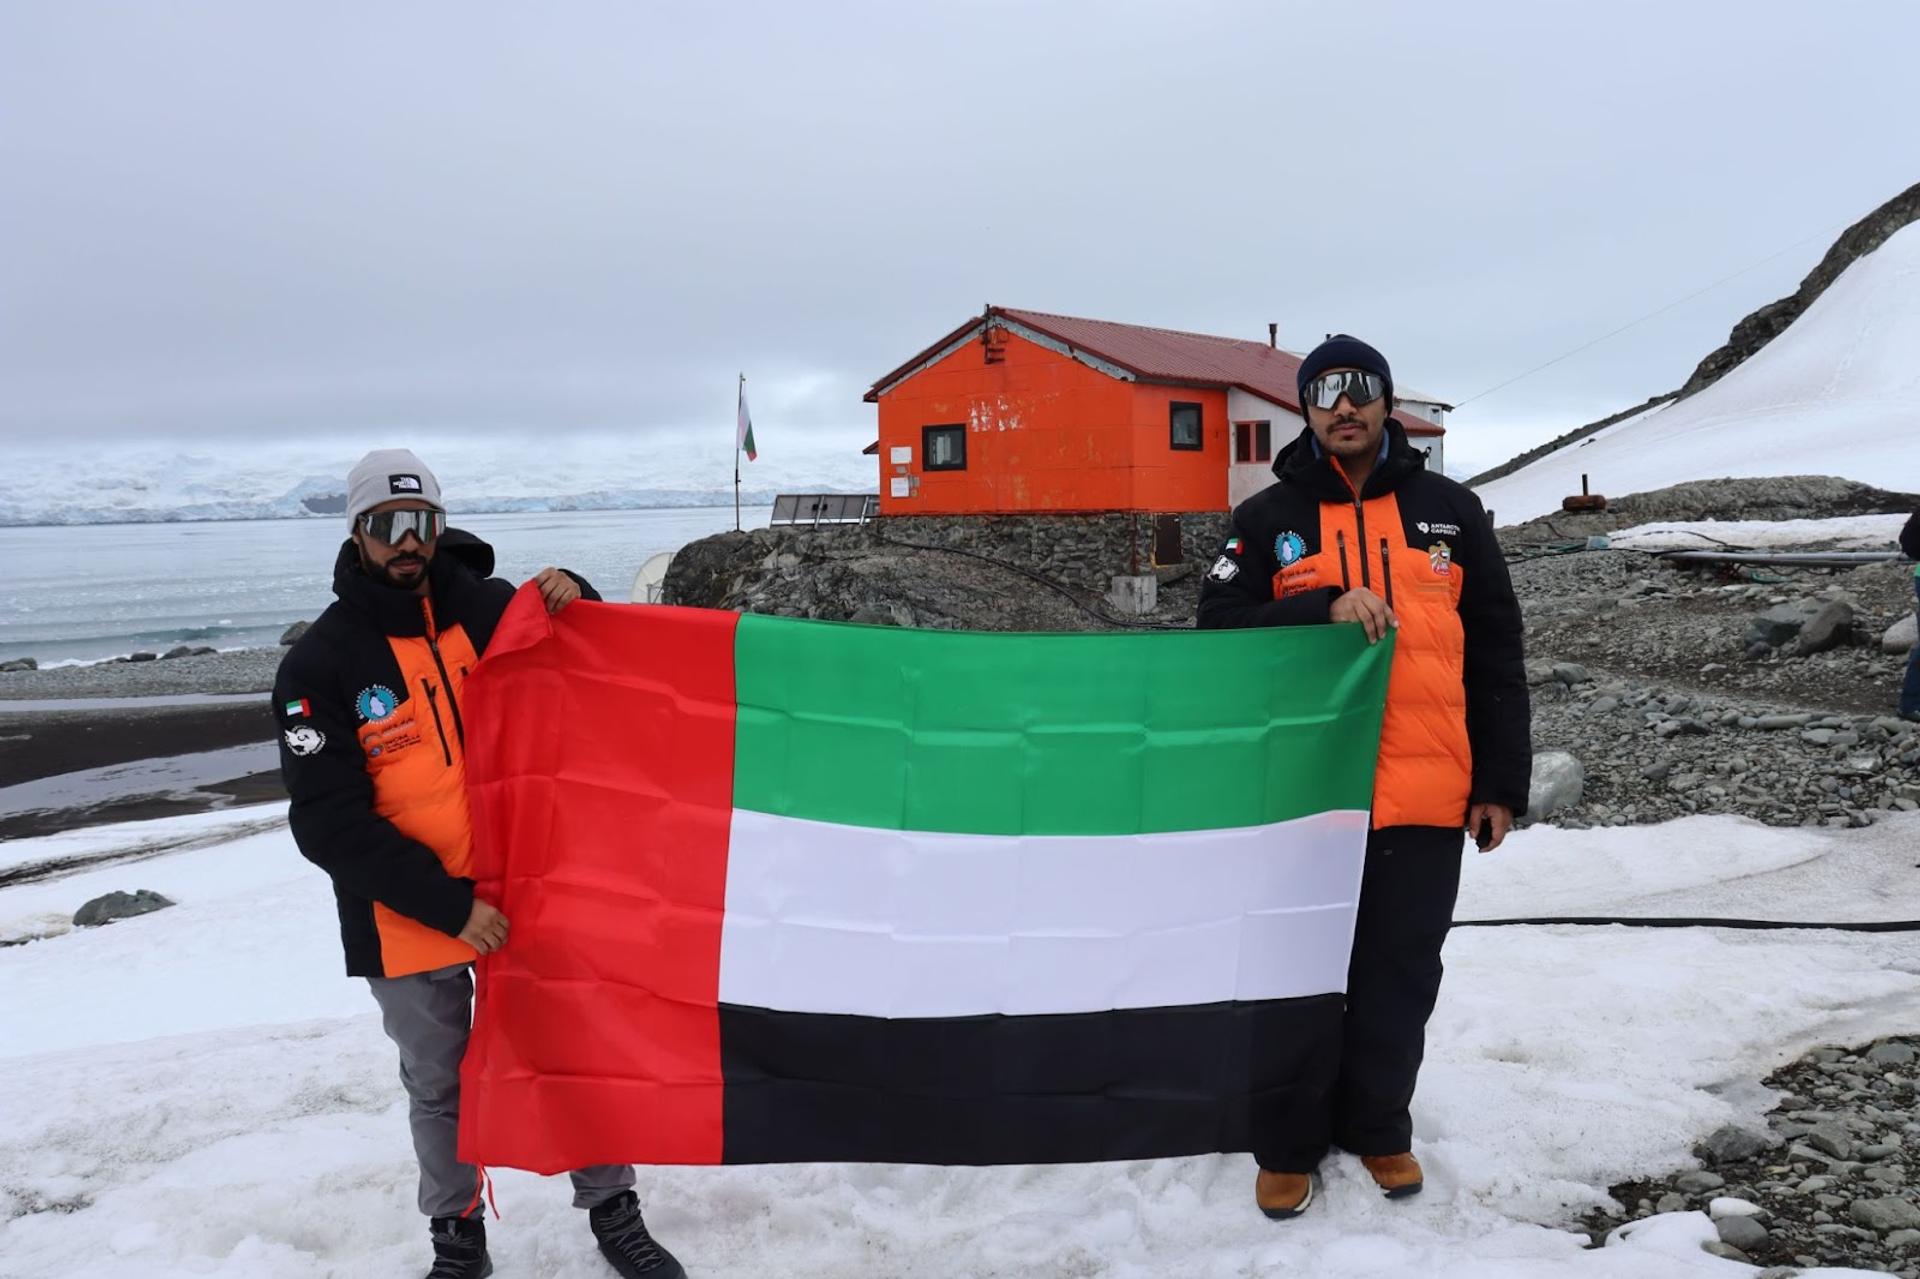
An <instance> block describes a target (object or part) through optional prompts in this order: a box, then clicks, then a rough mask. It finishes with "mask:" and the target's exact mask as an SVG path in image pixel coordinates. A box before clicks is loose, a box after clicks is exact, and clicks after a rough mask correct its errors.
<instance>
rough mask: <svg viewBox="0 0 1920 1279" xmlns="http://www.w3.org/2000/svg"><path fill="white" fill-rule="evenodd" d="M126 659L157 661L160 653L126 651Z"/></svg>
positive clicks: (132, 660) (130, 660) (131, 660)
mask: <svg viewBox="0 0 1920 1279" xmlns="http://www.w3.org/2000/svg"><path fill="white" fill-rule="evenodd" d="M127 660H128V661H129V662H157V661H159V660H160V654H158V653H144V652H143V653H128V654H127Z"/></svg>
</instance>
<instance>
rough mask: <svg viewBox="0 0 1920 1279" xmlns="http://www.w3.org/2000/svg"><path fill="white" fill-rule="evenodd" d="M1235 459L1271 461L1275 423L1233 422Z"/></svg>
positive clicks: (1241, 460) (1237, 460)
mask: <svg viewBox="0 0 1920 1279" xmlns="http://www.w3.org/2000/svg"><path fill="white" fill-rule="evenodd" d="M1233 460H1234V461H1236V462H1271V461H1272V460H1273V423H1271V422H1235V423H1234V424H1233Z"/></svg>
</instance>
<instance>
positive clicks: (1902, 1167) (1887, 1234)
mask: <svg viewBox="0 0 1920 1279" xmlns="http://www.w3.org/2000/svg"><path fill="white" fill-rule="evenodd" d="M1763 1082H1764V1084H1765V1086H1766V1087H1768V1088H1770V1089H1775V1090H1778V1091H1779V1092H1780V1093H1781V1094H1782V1095H1781V1096H1780V1098H1779V1100H1778V1101H1777V1102H1776V1103H1775V1105H1774V1107H1773V1109H1772V1110H1771V1111H1769V1112H1768V1114H1767V1116H1766V1127H1765V1128H1764V1129H1758V1128H1741V1127H1737V1126H1729V1127H1726V1128H1722V1129H1720V1130H1719V1131H1718V1132H1715V1133H1713V1134H1712V1135H1711V1136H1709V1137H1708V1138H1707V1139H1706V1140H1705V1141H1704V1142H1702V1143H1701V1144H1700V1145H1699V1146H1698V1147H1697V1148H1696V1149H1695V1151H1694V1154H1695V1156H1696V1157H1697V1158H1698V1159H1699V1160H1700V1163H1701V1166H1700V1167H1699V1168H1695V1169H1688V1170H1686V1171H1684V1172H1679V1173H1674V1174H1671V1175H1669V1176H1664V1177H1655V1178H1646V1179H1641V1180H1634V1181H1627V1182H1622V1183H1621V1184H1619V1185H1617V1186H1614V1187H1612V1188H1611V1192H1612V1194H1613V1196H1614V1198H1615V1199H1617V1200H1619V1201H1620V1203H1621V1204H1622V1205H1624V1206H1625V1207H1624V1210H1623V1211H1621V1212H1605V1211H1602V1212H1595V1213H1592V1214H1590V1215H1589V1216H1588V1217H1586V1218H1585V1220H1584V1221H1583V1222H1582V1225H1583V1227H1584V1228H1585V1229H1586V1231H1587V1232H1588V1234H1589V1235H1590V1236H1591V1237H1592V1239H1593V1242H1594V1244H1595V1245H1596V1246H1599V1245H1602V1244H1604V1243H1605V1242H1606V1240H1607V1238H1608V1237H1609V1236H1610V1235H1614V1234H1617V1233H1619V1232H1622V1231H1631V1230H1632V1229H1633V1227H1634V1223H1635V1222H1637V1221H1641V1220H1644V1219H1645V1218H1647V1217H1651V1216H1653V1215H1655V1214H1658V1213H1670V1212H1706V1213H1707V1214H1708V1215H1709V1216H1710V1217H1712V1218H1713V1220H1714V1225H1715V1228H1716V1232H1717V1234H1718V1235H1719V1239H1718V1242H1717V1243H1709V1244H1708V1245H1707V1248H1708V1250H1709V1251H1712V1252H1714V1253H1716V1254H1717V1255H1719V1256H1722V1257H1725V1258H1727V1259H1728V1260H1731V1261H1742V1262H1748V1263H1750V1264H1754V1265H1759V1266H1766V1267H1769V1269H1767V1270H1765V1271H1763V1272H1762V1275H1763V1277H1765V1279H1786V1277H1787V1276H1790V1275H1793V1274H1797V1273H1798V1269H1797V1268H1798V1267H1803V1266H1836V1265H1844V1266H1852V1267H1856V1268H1862V1269H1874V1270H1881V1271H1885V1272H1887V1273H1890V1274H1898V1275H1901V1276H1903V1277H1904V1279H1916V1276H1920V1182H1917V1181H1916V1180H1915V1176H1914V1173H1915V1171H1916V1160H1915V1157H1914V1153H1913V1152H1914V1150H1916V1149H1920V1112H1917V1111H1916V1105H1920V1038H1915V1037H1910V1036H1893V1037H1890V1038H1885V1039H1880V1040H1876V1041H1874V1042H1872V1043H1868V1044H1862V1045H1858V1046H1855V1047H1834V1046H1829V1047H1822V1048H1815V1049H1814V1050H1812V1051H1811V1052H1809V1053H1807V1054H1806V1055H1805V1056H1803V1057H1801V1058H1800V1059H1799V1060H1797V1061H1795V1062H1793V1063H1791V1064H1789V1065H1787V1066H1784V1067H1782V1068H1781V1069H1779V1070H1777V1071H1775V1072H1774V1073H1773V1074H1771V1075H1769V1076H1767V1078H1766V1079H1765V1080H1764V1081H1763Z"/></svg>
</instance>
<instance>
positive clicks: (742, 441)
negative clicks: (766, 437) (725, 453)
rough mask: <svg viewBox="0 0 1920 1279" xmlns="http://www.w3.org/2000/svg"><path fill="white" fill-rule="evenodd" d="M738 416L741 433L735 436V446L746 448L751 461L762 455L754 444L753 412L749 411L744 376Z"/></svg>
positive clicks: (741, 384)
mask: <svg viewBox="0 0 1920 1279" xmlns="http://www.w3.org/2000/svg"><path fill="white" fill-rule="evenodd" d="M736 416H737V417H738V419H739V431H740V433H739V435H738V437H737V438H735V440H734V442H733V446H734V448H736V449H744V450H746V454H747V461H749V462H751V461H753V460H754V459H755V458H757V457H759V456H760V452H759V450H758V449H756V448H754V446H753V414H752V413H750V412H748V411H747V383H746V379H744V378H742V379H741V381H740V408H739V412H738V413H737V414H736Z"/></svg>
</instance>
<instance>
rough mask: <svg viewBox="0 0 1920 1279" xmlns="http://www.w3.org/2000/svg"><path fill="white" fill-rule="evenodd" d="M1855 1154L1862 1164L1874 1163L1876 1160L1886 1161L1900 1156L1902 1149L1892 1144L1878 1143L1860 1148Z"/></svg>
mask: <svg viewBox="0 0 1920 1279" xmlns="http://www.w3.org/2000/svg"><path fill="white" fill-rule="evenodd" d="M1855 1153H1856V1154H1858V1155H1859V1156H1860V1159H1861V1161H1862V1162H1864V1163H1872V1162H1873V1161H1874V1160H1876V1159H1886V1158H1889V1157H1890V1156H1893V1155H1897V1154H1899V1153H1900V1147H1898V1146H1896V1145H1894V1144H1893V1143H1891V1142H1886V1141H1876V1142H1874V1143H1873V1144H1872V1145H1870V1146H1862V1147H1860V1149H1859V1150H1858V1151H1856V1152H1855Z"/></svg>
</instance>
